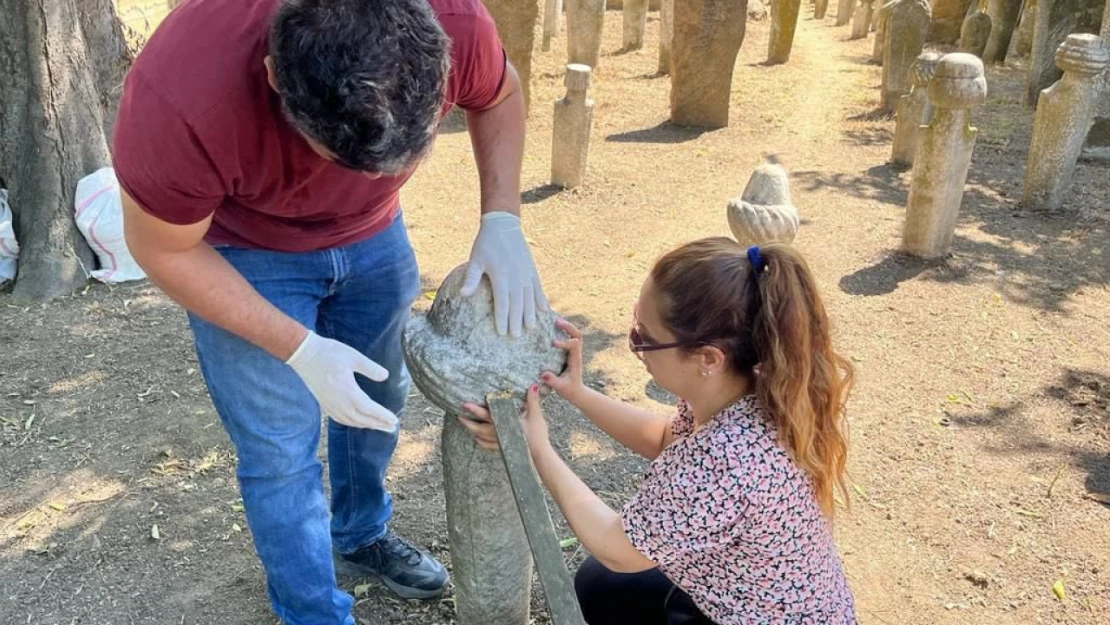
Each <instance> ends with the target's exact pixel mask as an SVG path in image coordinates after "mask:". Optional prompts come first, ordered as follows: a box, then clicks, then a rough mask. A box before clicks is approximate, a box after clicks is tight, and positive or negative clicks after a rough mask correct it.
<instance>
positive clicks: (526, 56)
mask: <svg viewBox="0 0 1110 625" xmlns="http://www.w3.org/2000/svg"><path fill="white" fill-rule="evenodd" d="M483 4H485V5H486V9H487V10H489V14H490V17H492V18H493V22H494V23H495V24H496V25H497V33H498V34H499V35H500V36H501V44H502V45H503V46H504V47H505V53H506V54H508V56H509V62H511V63H512V64H513V67H515V68H516V71H517V74H518V75H519V76H520V86H521V89H522V91H523V94H524V106H525V109H527V108H528V107H529V106H531V103H532V46H533V45H534V43H535V39H536V31H535V27H536V18H537V17H538V16H539V13H540V5H539V3H538V2H517V1H515V0H483Z"/></svg>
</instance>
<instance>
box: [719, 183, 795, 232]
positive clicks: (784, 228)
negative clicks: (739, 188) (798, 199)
mask: <svg viewBox="0 0 1110 625" xmlns="http://www.w3.org/2000/svg"><path fill="white" fill-rule="evenodd" d="M728 225H729V229H731V230H732V235H733V236H734V237H736V240H737V241H738V242H739V243H740V244H741V245H743V246H745V247H747V246H749V245H764V244H767V243H791V242H793V241H794V237H795V236H796V235H797V234H798V209H797V208H795V207H794V203H793V202H792V201H791V200H790V178H789V177H788V176H787V175H786V170H784V169H783V168H782V167H781V166H779V165H777V164H775V163H763V164H762V165H760V166H759V167H756V168H755V171H753V172H752V175H751V178H749V179H748V185H747V186H746V187H745V188H744V193H743V194H741V195H740V197H738V198H735V199H732V200H729V203H728Z"/></svg>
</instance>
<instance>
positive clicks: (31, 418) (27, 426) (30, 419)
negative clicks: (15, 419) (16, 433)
mask: <svg viewBox="0 0 1110 625" xmlns="http://www.w3.org/2000/svg"><path fill="white" fill-rule="evenodd" d="M34 422H35V413H33V412H32V413H31V416H29V417H27V422H26V423H24V424H23V429H24V431H26V430H30V429H31V424H32V423H34Z"/></svg>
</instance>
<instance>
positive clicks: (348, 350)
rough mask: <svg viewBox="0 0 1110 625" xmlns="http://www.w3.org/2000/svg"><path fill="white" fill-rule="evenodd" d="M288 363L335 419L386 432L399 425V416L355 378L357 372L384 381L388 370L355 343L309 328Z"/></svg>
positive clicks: (327, 413)
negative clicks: (359, 384) (372, 395)
mask: <svg viewBox="0 0 1110 625" xmlns="http://www.w3.org/2000/svg"><path fill="white" fill-rule="evenodd" d="M285 364H287V365H289V366H290V367H293V371H296V372H297V375H299V376H301V379H302V380H304V383H305V385H306V386H308V390H309V391H311V392H312V396H313V397H315V398H316V401H318V402H320V411H321V412H323V413H324V414H325V415H327V416H328V417H331V418H332V419H334V420H335V421H336V422H338V423H342V424H343V425H349V426H351V427H353V428H369V429H372V430H382V431H385V432H392V431H393V430H395V429H396V428H397V417H396V416H395V415H394V414H393V413H392V412H390V411H389V410H386V409H385V408H383V407H382V406H381V405H379V404H378V403H376V402H374V401H373V400H372V399H370V397H369V396H368V395H367V394H366V393H364V392H363V390H362V389H361V388H359V386H358V383H356V382H355V374H356V373H361V374H362V375H364V376H366V377H368V378H370V379H371V380H373V381H375V382H382V381H384V380H385V379H386V378H388V377H389V371H386V370H385V369H384V368H382V366H381V365H379V364H378V363H376V362H374V361H373V360H370V359H369V358H367V357H366V356H364V355H363V354H362V353H360V352H359V351H358V350H356V349H354V348H353V347H350V346H349V345H345V344H343V343H340V342H339V341H333V340H332V339H328V338H324V337H322V336H320V335H318V334H316V333H315V332H312V331H311V330H310V331H309V332H308V336H306V337H305V338H304V341H302V342H301V345H300V347H298V348H297V351H295V352H293V355H292V356H290V357H289V360H287V361H285Z"/></svg>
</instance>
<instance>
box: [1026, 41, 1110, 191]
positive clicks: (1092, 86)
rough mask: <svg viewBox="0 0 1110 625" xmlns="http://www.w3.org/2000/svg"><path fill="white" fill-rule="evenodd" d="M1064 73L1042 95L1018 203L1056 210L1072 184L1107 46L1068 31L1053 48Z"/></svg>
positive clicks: (1109, 54)
mask: <svg viewBox="0 0 1110 625" xmlns="http://www.w3.org/2000/svg"><path fill="white" fill-rule="evenodd" d="M1056 65H1057V66H1059V67H1060V69H1061V70H1063V72H1064V77H1063V78H1061V79H1060V81H1059V82H1057V83H1056V84H1054V85H1052V86H1051V87H1049V88H1048V89H1046V90H1045V92H1044V93H1043V94H1042V95H1041V98H1040V102H1039V103H1038V104H1037V113H1036V116H1035V119H1034V122H1033V141H1032V144H1031V145H1030V146H1029V160H1028V162H1027V164H1026V166H1025V186H1024V190H1023V192H1022V205H1023V206H1025V208H1028V209H1032V210H1040V211H1055V210H1058V209H1059V208H1060V206H1061V204H1063V201H1064V196H1065V195H1067V192H1068V188H1069V187H1070V186H1071V179H1072V175H1073V174H1074V173H1075V163H1076V161H1077V160H1078V159H1079V152H1080V150H1082V148H1083V141H1084V140H1085V139H1086V137H1087V132H1088V131H1089V130H1090V129H1091V125H1092V123H1093V121H1094V115H1095V109H1096V107H1097V105H1098V95H1099V93H1098V92H1099V87H1100V85H1099V74H1101V73H1102V72H1103V71H1104V70H1105V69H1106V67H1107V66H1108V65H1110V49H1108V48H1107V47H1106V44H1104V43H1103V41H1102V40H1101V39H1099V38H1098V36H1096V35H1068V38H1067V40H1065V41H1064V43H1063V44H1062V45H1061V46H1060V48H1059V50H1057V51H1056Z"/></svg>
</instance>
